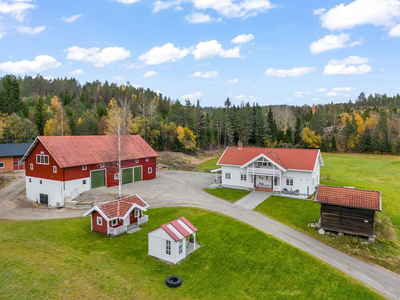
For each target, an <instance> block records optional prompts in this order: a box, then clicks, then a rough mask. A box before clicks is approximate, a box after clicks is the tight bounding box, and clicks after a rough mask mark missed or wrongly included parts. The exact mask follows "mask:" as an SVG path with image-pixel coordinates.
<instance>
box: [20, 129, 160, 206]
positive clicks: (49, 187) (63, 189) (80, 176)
mask: <svg viewBox="0 0 400 300" xmlns="http://www.w3.org/2000/svg"><path fill="white" fill-rule="evenodd" d="M157 156H158V155H157V153H156V152H155V151H154V150H153V149H152V148H151V147H150V146H149V144H147V143H146V142H145V141H144V140H143V139H142V137H140V136H139V135H126V136H122V137H121V167H122V183H123V184H124V183H131V182H135V181H140V180H148V179H153V178H155V177H156V157H157ZM22 161H23V162H25V165H26V169H25V174H26V196H27V198H28V199H30V200H33V201H36V202H38V203H41V204H43V205H49V206H57V207H59V206H64V203H65V201H68V200H72V199H74V198H76V197H77V196H78V195H79V194H81V193H83V192H85V191H88V190H90V189H93V188H98V187H103V186H106V187H111V186H116V185H118V183H119V179H118V176H119V173H118V137H117V136H39V137H37V138H36V140H35V141H34V142H33V144H32V145H31V147H30V148H29V150H28V151H27V152H26V154H25V156H24V157H23V159H22Z"/></svg>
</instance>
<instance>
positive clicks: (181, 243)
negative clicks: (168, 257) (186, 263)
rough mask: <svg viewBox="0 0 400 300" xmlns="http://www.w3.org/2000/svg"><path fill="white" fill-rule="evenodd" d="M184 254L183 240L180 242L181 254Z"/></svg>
mask: <svg viewBox="0 0 400 300" xmlns="http://www.w3.org/2000/svg"><path fill="white" fill-rule="evenodd" d="M182 252H183V240H180V241H179V254H182Z"/></svg>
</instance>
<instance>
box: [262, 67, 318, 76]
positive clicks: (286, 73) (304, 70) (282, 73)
mask: <svg viewBox="0 0 400 300" xmlns="http://www.w3.org/2000/svg"><path fill="white" fill-rule="evenodd" d="M310 72H314V73H316V72H317V70H316V69H315V67H303V68H293V69H290V70H284V69H278V70H277V69H274V68H271V69H268V70H267V71H265V75H267V76H273V77H286V76H289V77H297V76H300V75H304V74H308V73H310Z"/></svg>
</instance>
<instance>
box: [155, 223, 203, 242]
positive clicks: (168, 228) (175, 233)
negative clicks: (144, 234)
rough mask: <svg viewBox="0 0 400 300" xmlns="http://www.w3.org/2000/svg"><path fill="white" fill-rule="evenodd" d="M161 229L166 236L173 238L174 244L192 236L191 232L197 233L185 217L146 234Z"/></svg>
mask: <svg viewBox="0 0 400 300" xmlns="http://www.w3.org/2000/svg"><path fill="white" fill-rule="evenodd" d="M158 228H162V229H163V230H164V231H165V232H166V233H168V235H169V236H170V237H171V238H173V240H174V241H175V242H177V241H179V240H181V239H183V238H185V237H187V236H189V235H191V234H193V232H196V231H197V228H196V227H194V226H193V224H192V223H190V222H189V221H188V220H187V219H186V218H185V217H181V218H179V219H176V220H174V221H171V222H169V223H167V224H164V225H162V226H160V227H157V228H155V229H153V230H151V231H149V232H148V233H150V232H152V231H154V230H156V229H158Z"/></svg>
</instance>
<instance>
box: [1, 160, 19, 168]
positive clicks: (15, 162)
mask: <svg viewBox="0 0 400 300" xmlns="http://www.w3.org/2000/svg"><path fill="white" fill-rule="evenodd" d="M13 165H14V166H18V162H17V161H14V162H13ZM0 168H1V163H0Z"/></svg>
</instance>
